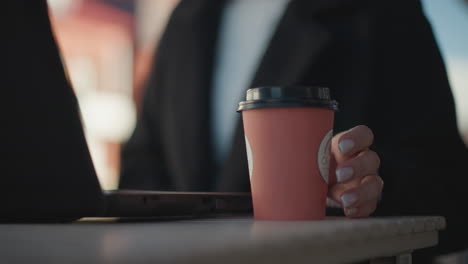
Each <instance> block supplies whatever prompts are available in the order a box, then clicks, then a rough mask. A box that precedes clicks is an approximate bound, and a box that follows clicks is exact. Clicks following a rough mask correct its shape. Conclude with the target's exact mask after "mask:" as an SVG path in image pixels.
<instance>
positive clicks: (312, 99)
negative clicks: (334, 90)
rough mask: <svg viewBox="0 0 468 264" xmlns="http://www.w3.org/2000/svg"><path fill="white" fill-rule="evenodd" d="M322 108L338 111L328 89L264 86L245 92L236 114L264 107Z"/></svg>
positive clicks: (336, 104)
mask: <svg viewBox="0 0 468 264" xmlns="http://www.w3.org/2000/svg"><path fill="white" fill-rule="evenodd" d="M298 106H306V107H322V108H328V109H331V110H333V111H337V110H338V103H337V102H336V101H335V100H332V98H331V96H330V89H328V88H326V87H312V86H266V87H257V88H251V89H248V90H247V96H246V100H245V101H242V102H240V103H239V108H238V109H237V111H238V112H240V111H244V110H250V109H257V108H266V107H298Z"/></svg>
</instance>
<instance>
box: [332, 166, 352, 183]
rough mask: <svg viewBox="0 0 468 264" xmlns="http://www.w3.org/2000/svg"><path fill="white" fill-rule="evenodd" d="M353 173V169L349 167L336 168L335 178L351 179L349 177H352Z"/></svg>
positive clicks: (340, 179) (341, 179) (341, 180)
mask: <svg viewBox="0 0 468 264" xmlns="http://www.w3.org/2000/svg"><path fill="white" fill-rule="evenodd" d="M353 173H354V170H353V168H351V167H346V168H341V169H338V170H336V179H337V180H338V182H344V181H347V180H349V179H351V177H353Z"/></svg>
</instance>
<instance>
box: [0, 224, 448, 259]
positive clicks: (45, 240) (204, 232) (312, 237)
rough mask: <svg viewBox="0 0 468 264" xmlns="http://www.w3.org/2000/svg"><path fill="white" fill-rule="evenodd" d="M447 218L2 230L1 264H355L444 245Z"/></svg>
mask: <svg viewBox="0 0 468 264" xmlns="http://www.w3.org/2000/svg"><path fill="white" fill-rule="evenodd" d="M444 228H445V221H444V218H442V217H398V218H396V217H395V218H369V219H356V220H351V219H344V218H333V219H327V220H324V221H295V222H270V221H253V220H252V219H250V218H221V219H204V220H180V221H148V222H124V223H122V222H112V221H96V220H88V221H82V222H76V223H71V224H0V263H206V264H209V263H307V264H310V263H327V264H332V263H344V262H346V263H349V262H354V261H361V260H366V259H371V258H375V257H380V256H391V255H398V254H400V253H404V252H410V251H412V250H415V249H419V248H424V247H429V246H432V245H435V244H437V241H438V231H439V230H441V229H444Z"/></svg>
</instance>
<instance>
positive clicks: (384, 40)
mask: <svg viewBox="0 0 468 264" xmlns="http://www.w3.org/2000/svg"><path fill="white" fill-rule="evenodd" d="M413 2H414V3H416V1H413ZM407 6H408V7H409V8H407V9H405V8H396V7H395V8H391V7H387V8H385V9H381V10H380V13H379V14H378V16H377V18H376V20H375V25H374V26H375V29H376V32H377V33H376V37H375V39H374V43H375V46H374V48H375V51H376V52H375V61H376V63H375V64H374V69H373V70H374V73H373V78H374V87H372V89H373V90H372V92H371V93H372V95H373V96H372V97H371V98H373V99H374V100H373V101H372V102H371V103H370V108H369V109H368V112H370V113H372V117H371V120H372V121H371V122H370V126H371V127H372V129H373V130H374V133H375V135H376V141H375V149H376V151H377V152H378V153H379V154H380V156H381V159H382V167H381V171H380V173H381V175H382V178H383V179H384V181H385V188H384V191H383V197H382V201H381V204H380V205H379V208H378V210H377V214H380V215H442V216H445V217H446V220H447V229H446V231H443V232H441V234H440V243H439V245H438V247H437V248H435V249H434V248H432V249H430V250H431V251H432V252H434V253H446V252H449V251H455V250H460V249H463V248H466V247H468V238H466V235H467V234H468V229H467V227H468V225H466V223H467V222H468V217H467V214H466V212H465V210H464V208H465V204H466V202H467V201H468V200H467V199H466V195H465V190H466V188H467V186H468V174H467V171H466V169H465V166H466V165H465V164H467V163H468V150H467V148H466V146H465V145H464V143H463V142H462V140H461V137H460V135H459V132H458V129H457V123H456V113H455V107H454V100H453V97H452V93H451V89H450V86H449V82H448V79H447V74H446V70H445V67H444V63H443V61H442V57H441V55H440V53H439V50H438V47H437V44H436V41H435V39H434V36H433V33H432V30H431V27H430V24H429V23H428V21H427V19H426V18H425V16H424V15H423V12H422V8H421V5H420V3H418V4H414V5H412V4H408V5H407Z"/></svg>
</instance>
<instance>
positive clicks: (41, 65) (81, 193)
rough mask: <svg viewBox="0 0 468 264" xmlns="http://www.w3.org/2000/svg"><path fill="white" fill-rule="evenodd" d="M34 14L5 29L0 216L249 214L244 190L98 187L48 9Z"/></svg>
mask: <svg viewBox="0 0 468 264" xmlns="http://www.w3.org/2000/svg"><path fill="white" fill-rule="evenodd" d="M34 12H36V11H34ZM37 12H38V14H37V17H35V16H28V17H23V19H24V20H33V19H37V21H36V20H34V21H23V20H21V21H20V22H21V23H24V24H23V25H21V26H20V25H17V26H16V27H6V29H5V30H6V31H7V32H5V33H4V34H5V35H8V36H9V37H8V38H6V39H5V41H4V42H5V43H4V44H5V45H6V46H5V49H4V50H5V51H8V52H4V53H5V54H4V56H3V57H2V62H1V63H5V64H6V65H8V69H7V70H6V71H4V72H0V76H1V78H0V80H1V82H2V86H3V87H2V96H1V103H0V107H1V108H0V118H1V119H0V124H1V128H0V139H1V140H2V144H0V153H1V154H2V155H1V156H2V157H3V158H2V159H1V160H0V179H1V181H0V204H1V208H2V209H1V210H0V221H3V222H5V221H7V222H12V221H13V222H14V221H69V220H76V219H78V218H82V217H108V216H109V217H173V216H196V217H200V216H213V215H217V214H231V213H235V214H238V213H250V212H251V211H252V202H251V196H250V194H248V193H209V192H205V193H197V192H160V191H141V190H113V191H103V190H101V187H100V184H99V181H98V178H97V176H96V172H95V170H94V167H93V163H92V160H91V157H90V154H89V150H88V147H87V144H86V141H85V137H84V133H83V127H82V122H81V118H80V114H79V109H78V103H77V100H76V97H75V95H74V93H73V91H72V89H71V88H70V85H69V83H68V81H67V79H66V77H65V74H64V71H63V68H62V65H61V59H60V56H59V53H58V49H57V46H56V44H55V41H54V39H53V36H52V33H51V30H50V25H49V23H48V20H47V11H46V10H38V11H37ZM40 12H42V13H40ZM20 22H18V23H20ZM9 31H11V32H9ZM18 31H21V32H18Z"/></svg>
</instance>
